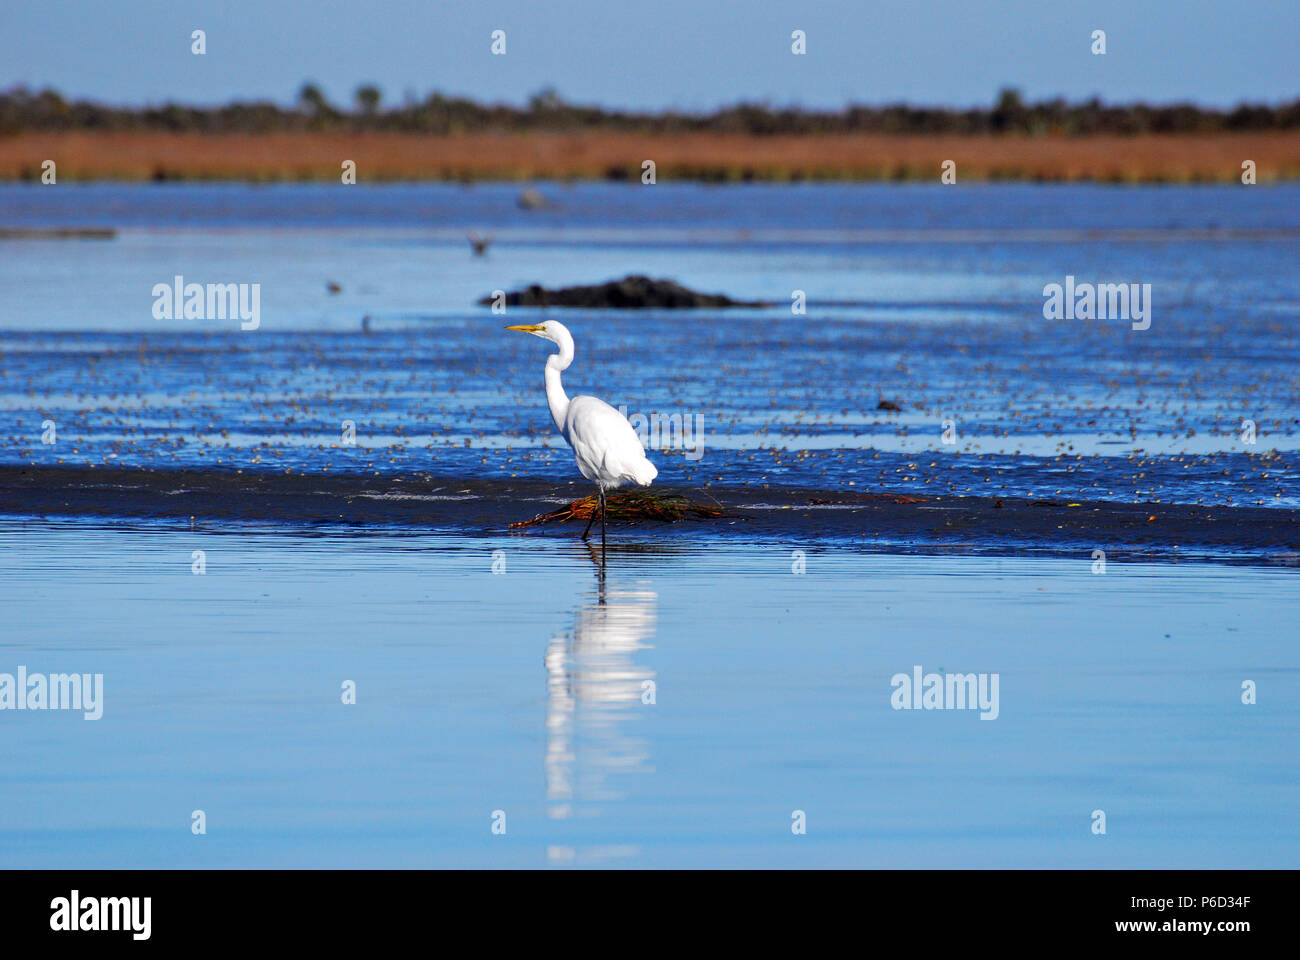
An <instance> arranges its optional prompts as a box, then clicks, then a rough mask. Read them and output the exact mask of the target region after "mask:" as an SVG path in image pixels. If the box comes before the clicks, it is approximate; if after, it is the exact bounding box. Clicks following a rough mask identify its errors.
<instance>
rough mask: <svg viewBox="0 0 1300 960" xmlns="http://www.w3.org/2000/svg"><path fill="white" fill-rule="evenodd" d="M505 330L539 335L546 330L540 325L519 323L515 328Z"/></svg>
mask: <svg viewBox="0 0 1300 960" xmlns="http://www.w3.org/2000/svg"><path fill="white" fill-rule="evenodd" d="M506 329H507V330H518V331H519V332H520V333H541V332H542V331H543V330H545V329H546V328H545V327H544V326H542V325H541V324H540V323H521V324H520V325H519V326H517V327H506Z"/></svg>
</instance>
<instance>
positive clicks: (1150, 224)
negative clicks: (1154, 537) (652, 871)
mask: <svg viewBox="0 0 1300 960" xmlns="http://www.w3.org/2000/svg"><path fill="white" fill-rule="evenodd" d="M518 189H519V188H518V187H515V186H505V185H497V186H489V185H479V186H474V187H458V186H447V185H420V186H391V187H357V188H344V187H342V186H339V187H328V186H276V187H243V186H172V185H166V186H117V185H103V186H72V185H68V186H64V185H59V186H57V187H41V186H12V185H0V226H26V227H67V226H109V227H113V228H116V229H117V230H118V233H117V235H116V237H114V238H113V239H111V240H91V239H85V240H66V239H64V240H55V239H30V238H28V239H0V293H2V294H3V296H0V464H4V465H12V464H39V465H53V464H59V463H63V464H69V465H78V466H87V465H89V466H94V467H96V468H99V467H113V466H127V467H132V466H143V467H151V468H186V469H204V470H243V471H245V472H250V471H259V470H271V471H276V472H284V471H292V472H306V473H309V474H311V473H337V472H344V471H352V472H359V471H364V472H365V473H367V474H380V475H402V476H410V475H411V474H413V473H415V472H417V471H418V472H419V473H421V474H429V475H432V476H433V477H434V478H443V479H441V480H437V481H434V482H439V483H445V482H446V481H447V480H451V481H454V480H455V479H456V478H493V477H527V478H535V479H542V480H549V481H551V482H553V483H554V484H555V489H556V496H557V498H558V497H567V496H572V495H576V494H577V493H580V492H585V489H584V488H581V487H579V486H578V485H576V484H575V483H574V481H575V480H577V479H578V478H577V474H576V470H575V468H574V466H573V462H572V458H571V454H570V452H569V451H568V450H567V448H566V447H564V445H563V443H562V441H560V440H558V438H556V437H555V436H554V435H553V430H552V426H551V424H550V421H549V417H548V414H547V411H546V407H545V403H544V401H543V398H542V394H541V368H542V363H543V361H544V358H545V355H546V353H547V351H548V349H549V347H548V346H547V345H545V344H543V343H542V342H540V341H538V340H536V339H534V338H530V337H522V336H518V335H516V334H510V333H506V332H505V331H503V330H502V329H501V328H502V327H503V326H504V325H505V324H506V323H520V322H528V321H531V320H536V319H540V318H541V317H542V316H543V313H542V312H540V311H530V310H523V309H516V308H512V309H511V310H510V311H509V312H508V315H506V316H500V315H494V314H492V313H491V312H490V311H489V310H488V309H487V308H485V307H480V306H477V305H475V301H476V299H477V298H478V297H480V296H483V295H486V294H489V293H491V292H492V291H493V290H496V289H507V290H508V289H513V288H515V287H518V286H522V285H525V284H529V283H535V282H541V283H545V284H548V285H565V284H574V283H588V282H597V281H603V280H608V279H612V278H617V277H620V276H622V275H624V274H627V273H646V274H650V275H652V276H665V277H670V278H673V279H676V280H678V281H680V282H682V283H685V284H687V285H689V286H692V287H695V288H697V289H702V290H705V291H710V292H715V291H716V292H724V293H727V294H729V295H731V296H733V297H737V298H744V299H764V300H771V301H773V302H774V304H775V305H774V306H771V307H767V308H755V309H744V310H736V311H720V310H705V311H690V312H668V311H647V312H636V313H612V312H608V311H571V312H565V313H563V314H557V313H552V314H547V315H549V316H562V317H563V320H564V322H565V323H567V324H568V325H569V326H570V328H571V329H572V330H573V332H574V335H575V338H576V340H577V359H576V361H575V363H574V366H573V367H572V368H571V369H570V370H569V371H568V372H567V373H566V374H565V382H566V384H567V385H568V388H569V390H570V392H571V393H578V392H591V393H595V394H597V395H598V396H601V397H603V398H605V399H607V400H609V401H610V402H611V403H613V404H615V405H619V404H624V405H626V407H627V408H628V412H629V413H630V414H638V413H640V414H642V415H644V416H646V417H647V418H649V417H651V416H655V415H658V416H661V417H673V416H676V417H678V418H679V422H681V423H684V424H691V425H694V424H696V423H700V424H702V432H701V433H699V434H698V435H695V434H693V435H692V436H690V437H689V438H687V437H685V436H683V435H681V434H679V435H677V436H676V437H674V436H673V435H672V433H671V431H670V432H669V433H668V434H667V435H666V436H661V437H660V438H659V440H660V441H662V442H660V443H657V444H656V443H652V444H651V447H652V449H651V450H650V456H651V459H652V460H654V461H655V463H656V464H657V465H658V467H659V471H660V473H659V480H658V482H657V485H658V486H659V487H661V488H668V489H673V488H675V489H687V490H690V489H693V488H700V487H707V486H708V485H711V484H723V485H743V484H751V485H755V486H761V485H763V484H769V485H778V486H779V485H800V486H808V487H819V488H828V489H846V490H854V491H863V492H879V491H886V492H905V493H910V494H915V495H919V496H932V495H945V494H947V495H953V494H955V495H960V496H1006V495H1025V496H1033V497H1043V498H1048V499H1052V500H1058V501H1060V500H1064V499H1065V498H1071V499H1074V500H1079V501H1083V500H1087V499H1103V500H1114V501H1120V502H1126V503H1127V502H1135V501H1137V502H1144V503H1145V502H1150V503H1168V502H1179V503H1198V502H1200V503H1209V504H1233V505H1237V506H1246V507H1265V508H1270V509H1266V510H1259V511H1257V512H1256V513H1255V514H1254V515H1253V516H1254V520H1253V521H1252V522H1256V523H1269V522H1271V519H1270V518H1272V517H1277V516H1279V515H1280V514H1279V513H1278V512H1277V511H1276V510H1275V509H1271V508H1279V507H1282V508H1285V507H1290V508H1294V507H1296V506H1297V505H1300V493H1298V492H1297V491H1298V490H1300V485H1297V482H1296V481H1297V477H1298V475H1300V376H1298V375H1297V371H1300V362H1298V361H1300V335H1298V334H1297V329H1298V327H1297V320H1298V319H1300V277H1298V275H1297V271H1296V269H1295V262H1296V258H1295V254H1296V249H1297V239H1300V186H1296V185H1287V186H1276V187H1258V188H1230V187H1092V186H1059V187H1043V186H1012V185H998V186H981V187H970V188H967V187H962V188H960V189H956V188H944V187H938V186H935V187H923V186H860V185H859V186H847V185H819V186H752V187H750V186H746V187H726V188H711V187H699V186H685V185H672V184H660V185H657V186H655V187H646V188H638V187H635V186H615V185H608V184H584V185H572V186H568V185H558V184H549V185H548V184H543V185H541V189H542V190H543V192H544V193H546V194H547V195H548V196H549V197H550V198H551V200H552V201H553V203H554V206H553V208H552V209H550V210H546V211H533V212H527V211H522V210H520V209H519V208H518V207H517V206H516V204H515V197H516V194H517V191H518ZM469 230H475V231H479V232H484V233H488V234H491V235H492V236H493V238H494V241H493V244H492V246H491V248H490V250H489V252H488V254H487V256H485V257H474V256H472V255H471V253H470V249H469V245H468V244H467V243H466V242H465V234H466V232H467V231H469ZM177 274H181V275H183V276H184V277H185V278H186V280H188V281H193V282H200V283H207V282H235V283H259V284H260V285H261V288H260V289H261V311H262V312H261V326H260V328H259V329H257V330H251V331H243V330H240V329H239V323H238V321H232V320H184V319H179V320H175V319H174V320H166V319H157V318H155V317H154V316H153V309H152V308H153V296H152V292H151V291H152V289H153V287H154V285H155V284H158V283H170V282H171V281H172V278H173V276H175V275H177ZM1066 275H1073V276H1075V277H1077V278H1079V279H1080V280H1089V281H1092V282H1112V281H1113V282H1138V283H1150V284H1151V285H1152V291H1153V293H1152V297H1153V299H1152V302H1153V309H1152V315H1151V321H1152V322H1151V326H1150V328H1149V329H1147V330H1141V331H1138V330H1133V329H1132V327H1131V325H1130V323H1128V322H1125V321H1114V320H1105V321H1103V320H1076V321H1063V320H1062V321H1049V320H1045V319H1044V317H1043V310H1042V307H1043V295H1042V290H1043V287H1044V285H1046V284H1048V283H1060V282H1062V281H1063V280H1064V277H1065V276H1066ZM330 282H333V283H336V284H338V285H339V286H340V288H341V290H340V291H339V292H338V293H336V294H332V293H330V292H329V290H328V289H327V286H326V285H327V283H330ZM796 290H802V291H804V292H805V293H806V295H807V313H806V314H804V315H796V314H793V313H792V312H791V310H790V306H789V304H790V302H791V294H792V292H793V291H796ZM365 317H368V318H369V321H368V322H367V323H366V325H365V327H364V328H363V325H362V318H365ZM881 399H888V400H892V401H895V402H897V403H898V404H899V405H900V406H901V407H902V410H901V412H898V413H892V412H888V411H878V410H877V409H876V407H877V403H878V401H879V400H881ZM47 421H50V422H52V423H53V425H54V432H55V434H56V435H57V437H56V441H55V442H54V443H43V442H42V434H43V433H46V432H47ZM345 421H352V422H353V423H354V424H355V428H356V445H355V446H349V445H345V444H344V443H343V442H342V428H343V424H344V422H345ZM945 421H950V422H951V426H952V430H953V432H954V442H953V443H950V444H949V443H945V442H943V433H944V429H945ZM1245 421H1251V422H1252V423H1253V424H1254V428H1255V433H1256V436H1255V442H1254V443H1248V442H1246V440H1245V439H1244V437H1245V433H1244V422H1245ZM687 439H689V440H690V441H691V442H692V443H695V446H691V445H690V444H687V443H686V442H684V441H685V440H687ZM697 441H698V443H696V442H697ZM104 496H105V498H107V499H108V500H111V497H112V493H111V491H107V492H105V494H104ZM526 512H528V513H531V511H526ZM522 518H523V517H522V516H521V519H522ZM873 549H874V548H873ZM873 549H869V548H868V547H867V545H866V544H863V543H860V542H859V543H854V542H852V541H851V540H848V539H845V540H837V541H835V542H834V543H833V544H832V543H829V542H824V543H817V542H811V543H810V542H802V541H800V542H790V543H780V542H775V541H773V540H771V539H769V540H767V541H765V542H760V541H757V540H746V539H745V538H743V537H729V538H726V539H725V540H723V539H713V538H711V537H710V536H709V534H708V529H707V527H705V526H702V525H695V526H693V527H692V529H691V531H690V535H689V536H683V535H680V534H679V533H678V528H675V527H672V526H663V527H638V528H635V529H630V530H629V529H626V528H616V529H615V530H614V531H613V532H612V537H611V546H610V553H609V556H608V558H607V564H606V571H607V572H606V574H605V576H604V577H603V579H602V577H601V576H600V575H599V573H598V567H597V565H596V564H595V562H594V558H593V556H592V555H591V554H590V553H588V552H587V550H586V548H584V547H582V546H581V545H580V544H578V543H576V542H567V541H565V540H563V539H558V538H540V537H538V538H531V537H499V536H486V535H484V536H479V535H475V534H474V533H473V532H472V531H469V532H466V533H465V534H464V535H463V536H462V535H451V534H446V533H442V534H435V533H432V532H428V531H411V530H406V529H384V528H373V529H354V530H351V531H343V530H334V531H304V530H302V529H298V528H295V527H293V526H292V525H290V524H263V525H248V524H233V523H216V522H213V521H206V520H204V519H203V518H201V517H200V518H197V519H196V521H195V524H194V527H193V528H192V529H190V528H188V527H187V525H185V524H184V523H167V524H164V523H156V524H151V523H144V522H140V521H131V520H126V519H118V520H114V519H108V520H100V521H97V522H90V521H85V520H78V519H73V518H62V519H57V518H56V519H40V520H38V519H26V518H17V517H8V518H4V517H0V611H3V622H4V629H3V630H0V685H2V684H3V675H4V674H6V673H13V672H15V671H16V670H17V668H18V667H19V666H20V665H21V666H25V667H26V668H27V670H28V671H30V672H41V673H46V674H48V673H59V672H70V671H76V672H79V673H102V674H103V675H104V691H105V692H104V713H103V716H102V718H101V719H99V720H94V721H88V720H84V719H82V717H81V715H80V714H76V713H72V712H63V711H59V712H55V711H9V710H0V758H3V764H2V765H0V778H2V783H0V866H3V867H13V866H18V867H35V866H47V867H50V866H337V867H359V866H498V865H505V866H553V867H567V866H590V865H613V866H692V867H695V866H700V867H703V866H796V865H798V866H817V865H835V866H899V867H904V866H906V867H917V866H995V867H1002V866H1089V867H1091V866H1133V867H1209V866H1221V867H1241V866H1274V867H1291V868H1294V867H1296V866H1300V843H1298V842H1297V841H1298V839H1300V828H1298V827H1297V822H1296V819H1295V816H1294V812H1295V810H1296V807H1297V801H1298V800H1300V796H1298V791H1300V787H1298V786H1297V785H1298V784H1300V776H1298V774H1300V769H1297V767H1298V764H1300V755H1298V754H1297V752H1296V750H1295V746H1294V745H1295V743H1296V742H1297V733H1298V732H1300V731H1298V730H1297V727H1298V726H1300V708H1298V707H1297V704H1300V697H1298V696H1297V694H1300V664H1298V663H1297V658H1296V652H1295V630H1294V625H1295V623H1296V620H1297V612H1298V611H1300V590H1298V589H1297V586H1296V569H1295V567H1294V566H1288V565H1287V563H1286V560H1287V558H1286V557H1285V556H1283V557H1280V558H1279V557H1274V558H1272V562H1271V563H1270V562H1267V561H1266V558H1260V557H1256V558H1254V562H1253V563H1252V564H1250V565H1244V564H1239V563H1233V564H1229V563H1227V562H1226V561H1227V559H1228V558H1229V556H1230V555H1231V554H1232V551H1226V553H1225V555H1224V556H1222V557H1216V556H1210V557H1208V559H1204V558H1203V559H1201V560H1198V561H1196V562H1181V563H1143V564H1138V563H1128V564H1126V563H1119V562H1115V561H1114V559H1112V561H1111V562H1110V563H1109V564H1108V566H1107V567H1106V569H1105V572H1104V573H1101V572H1094V569H1095V568H1094V564H1093V560H1092V558H1091V557H1090V556H1087V555H1080V556H1079V557H1077V558H1073V559H1071V558H1055V559H1051V558H1041V557H1034V558H1030V557H1026V556H1017V555H1014V554H1007V555H1005V556H999V555H997V554H995V553H991V552H989V551H986V552H984V553H982V554H981V555H979V556H963V555H961V554H960V552H959V551H957V550H948V551H944V550H942V549H941V548H939V547H935V546H933V545H917V544H914V545H911V547H910V548H909V545H907V544H891V545H890V546H889V547H887V548H885V549H891V550H895V551H898V552H889V553H882V552H873ZM1297 549H1300V545H1297ZM196 550H201V551H204V556H205V562H206V572H205V573H204V574H203V575H196V574H195V573H193V572H192V565H193V564H194V563H195V560H194V551H196ZM927 551H929V552H927ZM797 552H802V557H800V556H799V555H798V554H797ZM1290 559H1291V560H1294V554H1293V555H1292V556H1291V558H1290ZM494 564H496V566H497V567H498V569H500V570H501V571H502V572H499V573H493V572H492V571H493V566H494ZM801 564H804V565H806V570H805V572H803V573H797V572H794V571H795V570H796V569H798V568H799V567H800V565H801ZM917 665H919V666H921V667H922V668H923V670H924V671H925V672H931V671H934V672H939V673H976V674H989V675H992V674H996V675H997V676H998V677H999V683H1000V686H999V690H1000V702H999V710H998V716H997V718H996V719H995V720H988V721H986V720H982V719H980V715H979V713H978V712H977V711H970V710H918V711H913V710H895V709H893V708H892V706H891V702H890V697H891V692H892V688H891V679H892V678H893V677H894V676H895V675H896V674H910V672H911V671H912V669H913V668H914V667H915V666H917ZM347 681H352V682H354V683H355V685H356V691H357V692H356V703H355V704H351V705H347V704H344V703H342V702H341V690H342V685H343V684H344V683H345V682H347ZM1243 683H1253V684H1254V685H1255V688H1256V690H1257V702H1255V703H1253V704H1245V703H1243V702H1242V697H1243V692H1242V687H1243ZM648 691H650V692H652V693H653V697H652V698H651V699H652V700H653V702H645V698H646V697H647V696H648ZM196 810H202V811H204V813H205V815H206V822H207V833H206V835H203V836H196V835H194V834H193V833H192V832H191V815H192V813H193V812H194V811H196ZM1099 810H1100V811H1104V812H1105V816H1106V820H1107V830H1106V833H1105V834H1104V835H1096V834H1094V833H1093V825H1094V820H1095V816H1094V811H1099ZM494 811H500V812H501V813H500V814H498V815H497V817H498V820H499V819H500V817H502V816H503V817H504V824H505V832H504V833H503V834H494V833H493V830H492V826H493V822H494ZM795 811H802V812H803V815H804V817H805V818H806V824H807V832H806V834H804V835H796V834H794V833H792V831H791V824H792V822H793V820H792V817H793V816H795V815H796V814H795Z"/></svg>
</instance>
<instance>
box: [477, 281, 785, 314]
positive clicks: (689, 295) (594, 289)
mask: <svg viewBox="0 0 1300 960" xmlns="http://www.w3.org/2000/svg"><path fill="white" fill-rule="evenodd" d="M479 303H481V304H484V305H491V304H492V303H493V299H492V298H491V297H483V298H482V299H481V300H479ZM506 304H507V305H508V306H511V307H588V308H602V307H603V308H613V309H616V310H635V309H640V308H657V309H668V310H678V309H684V308H689V307H766V306H768V304H767V303H763V302H761V301H755V300H732V299H731V298H730V297H728V296H725V295H723V294H721V293H697V292H695V291H694V290H688V289H687V288H686V287H683V286H682V285H681V284H679V283H674V282H673V281H672V280H652V279H650V278H649V277H642V276H628V277H624V278H623V279H622V280H613V281H610V282H609V283H599V284H595V285H593V286H586V287H560V288H559V289H555V290H548V289H546V288H545V287H542V286H539V285H538V284H533V285H532V286H530V287H528V288H527V289H524V290H514V291H511V292H510V293H507V294H506Z"/></svg>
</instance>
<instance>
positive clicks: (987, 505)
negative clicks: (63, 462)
mask: <svg viewBox="0 0 1300 960" xmlns="http://www.w3.org/2000/svg"><path fill="white" fill-rule="evenodd" d="M655 489H656V490H658V489H659V488H658V487H656V488H655ZM670 489H671V488H664V490H663V492H669V490H670ZM589 492H590V491H589V490H588V488H587V485H586V484H585V483H572V484H556V483H552V482H547V481H538V480H523V479H519V480H481V479H457V478H454V477H437V476H433V475H429V474H423V473H419V474H408V475H405V476H375V475H364V474H332V473H331V474H324V473H322V474H312V475H305V474H300V473H257V472H247V471H245V472H238V471H225V472H223V471H202V472H200V471H192V470H149V469H105V468H87V467H24V466H0V513H3V514H8V515H18V516H43V517H65V516H66V517H74V516H81V517H119V518H131V517H137V518H157V519H172V520H179V521H181V522H185V523H188V522H190V520H191V518H193V521H194V522H195V523H202V524H203V525H204V526H206V527H207V528H209V529H211V526H212V524H213V523H217V524H220V522H222V521H234V522H255V523H276V524H289V525H295V526H302V525H320V524H326V525H341V526H362V527H369V526H395V527H404V528H415V529H434V530H448V531H455V532H460V533H467V534H471V535H473V534H485V533H490V534H502V533H506V532H508V531H509V527H510V524H511V523H513V522H515V521H518V520H524V519H528V518H530V517H533V516H535V515H536V514H538V513H543V512H546V511H550V510H553V509H555V507H556V506H557V505H559V504H564V503H568V502H570V501H572V500H574V499H577V498H578V497H581V496H586V495H587V494H588V493H589ZM679 492H682V493H685V494H687V495H689V496H691V497H692V498H693V499H695V500H698V501H702V502H716V503H717V504H719V505H720V506H722V507H723V508H724V509H725V510H726V514H727V515H726V516H725V517H721V518H717V519H699V520H683V521H679V522H677V523H658V522H648V523H643V524H638V525H636V526H635V528H634V529H635V530H636V531H637V532H638V533H637V535H638V536H642V537H644V536H645V535H646V533H647V532H649V533H652V534H653V535H654V536H656V537H659V538H661V539H680V540H698V539H701V538H708V537H721V538H729V537H739V538H748V539H762V540H777V541H784V542H786V543H789V544H790V545H791V546H800V545H808V544H810V543H811V544H816V543H818V542H821V541H825V542H826V543H828V544H830V543H833V542H841V543H842V542H845V541H849V542H852V543H855V544H858V545H865V546H868V547H870V546H878V547H879V548H881V549H891V550H893V549H904V550H906V549H913V548H915V549H933V548H942V549H947V550H959V551H960V550H969V551H971V552H999V553H1006V552H1012V553H1050V554H1065V555H1076V554H1079V553H1081V552H1082V553H1084V554H1090V552H1091V551H1092V550H1094V549H1101V550H1105V551H1106V552H1107V555H1108V556H1112V555H1122V554H1124V553H1127V554H1130V555H1141V556H1147V557H1154V558H1160V557H1164V558H1171V557H1193V556H1222V557H1240V558H1243V559H1252V558H1253V559H1259V560H1266V561H1268V562H1275V563H1286V564H1298V563H1300V510H1291V509H1282V508H1272V507H1267V508H1265V507H1224V506H1200V505H1190V504H1154V503H1114V502H1103V501H1093V502H1078V501H1066V500H1026V499H1016V498H1010V497H1007V498H999V499H995V498H983V497H955V496H946V497H934V498H928V499H924V500H918V498H915V497H906V496H899V495H894V494H890V493H852V492H844V491H825V490H808V489H794V488H788V487H771V488H764V487H757V486H744V487H722V486H712V487H708V488H706V489H696V490H687V491H679ZM579 526H580V524H576V523H575V524H547V525H544V526H539V527H536V528H530V529H529V530H527V531H526V532H524V533H521V534H520V535H523V536H551V537H555V536H560V537H569V536H577V534H578V533H579V532H580V531H579V529H578V527H579ZM612 529H616V530H617V529H628V528H627V525H623V524H613V525H612Z"/></svg>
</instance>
